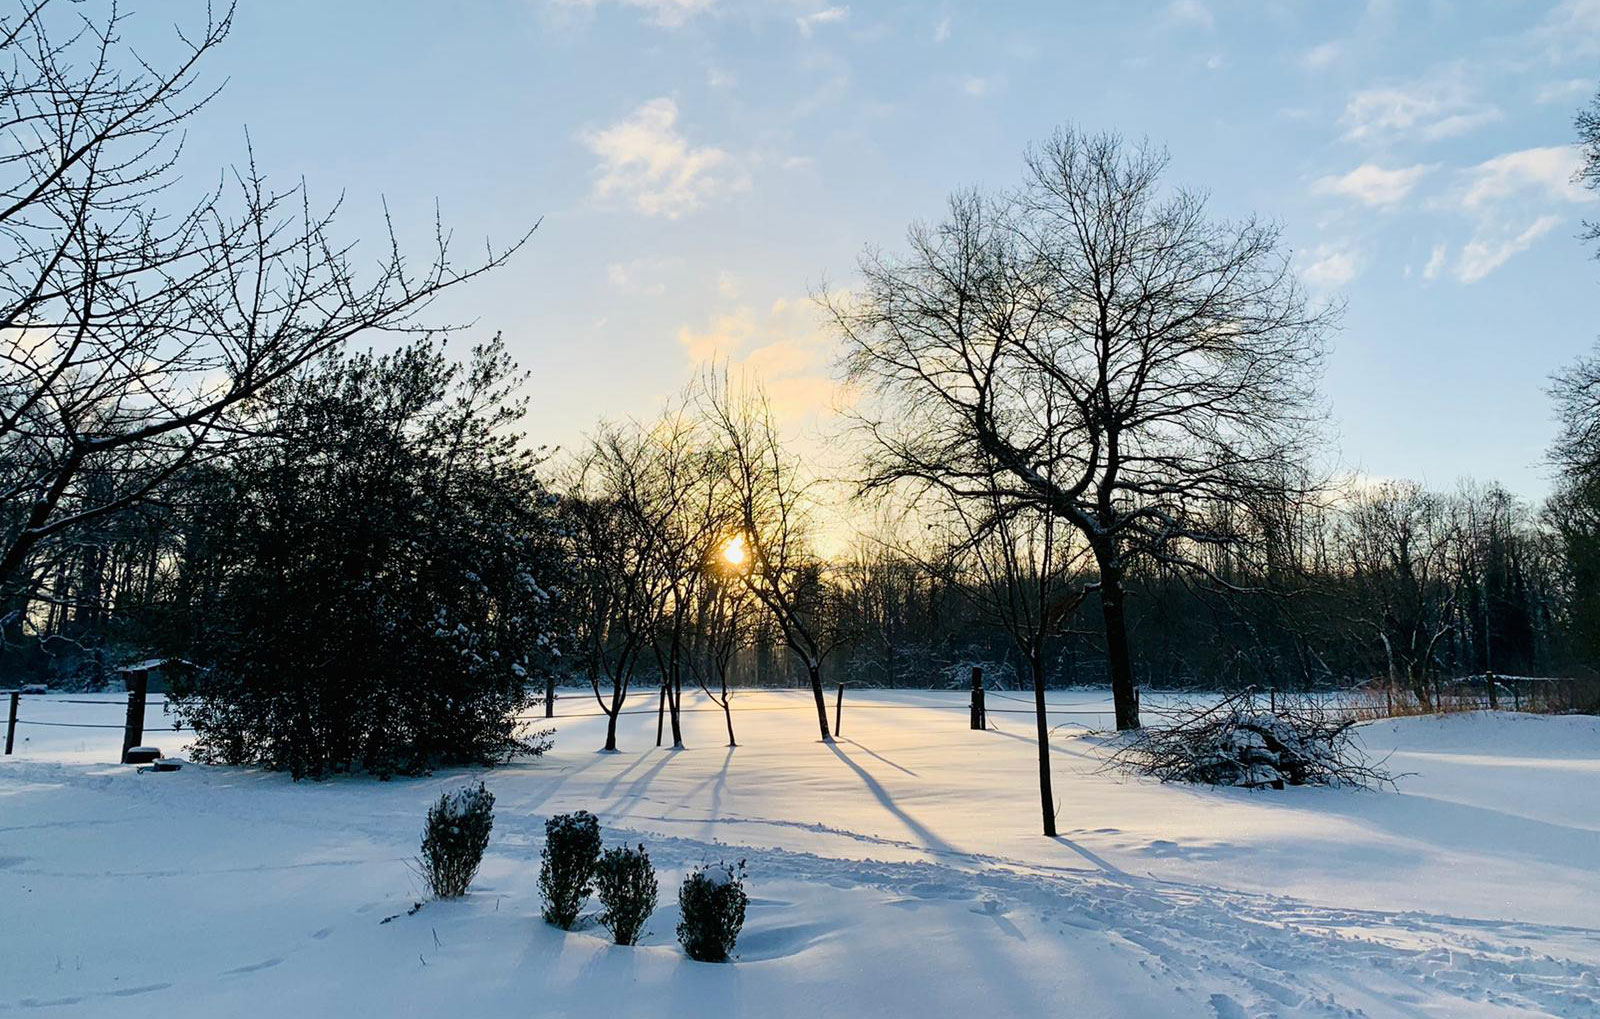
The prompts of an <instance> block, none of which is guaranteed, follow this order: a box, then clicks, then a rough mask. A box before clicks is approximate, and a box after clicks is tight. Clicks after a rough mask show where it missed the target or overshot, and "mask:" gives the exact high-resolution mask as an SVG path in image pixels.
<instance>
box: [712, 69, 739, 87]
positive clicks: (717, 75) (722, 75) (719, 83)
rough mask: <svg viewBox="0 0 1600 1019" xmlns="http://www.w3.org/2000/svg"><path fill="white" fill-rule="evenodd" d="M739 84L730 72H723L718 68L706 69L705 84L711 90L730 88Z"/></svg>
mask: <svg viewBox="0 0 1600 1019" xmlns="http://www.w3.org/2000/svg"><path fill="white" fill-rule="evenodd" d="M738 83H739V79H738V78H736V77H734V74H733V72H732V71H725V70H723V69H722V68H720V67H708V68H706V84H707V85H710V86H711V87H712V88H731V87H732V86H734V85H737V84H738Z"/></svg>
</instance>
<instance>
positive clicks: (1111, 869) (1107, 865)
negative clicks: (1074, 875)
mask: <svg viewBox="0 0 1600 1019" xmlns="http://www.w3.org/2000/svg"><path fill="white" fill-rule="evenodd" d="M1050 841H1052V842H1059V843H1061V844H1062V845H1063V846H1066V847H1067V848H1068V849H1070V850H1072V851H1073V852H1074V853H1077V854H1078V855H1079V856H1081V857H1083V858H1084V859H1085V860H1088V861H1089V862H1090V863H1092V864H1094V865H1095V866H1096V867H1099V868H1100V869H1101V870H1102V871H1103V872H1105V873H1106V874H1109V875H1111V876H1112V877H1115V878H1119V879H1122V880H1127V879H1129V878H1130V877H1132V875H1131V874H1129V873H1128V872H1127V871H1125V870H1123V869H1122V868H1121V867H1118V866H1117V865H1116V864H1114V863H1112V862H1111V861H1110V860H1107V859H1106V858H1105V857H1103V856H1100V855H1098V854H1096V853H1092V852H1090V851H1089V850H1087V849H1085V848H1084V847H1083V846H1081V845H1079V844H1078V843H1076V842H1074V841H1072V840H1071V839H1069V838H1067V837H1066V836H1065V835H1056V836H1053V837H1052V838H1051V840H1050Z"/></svg>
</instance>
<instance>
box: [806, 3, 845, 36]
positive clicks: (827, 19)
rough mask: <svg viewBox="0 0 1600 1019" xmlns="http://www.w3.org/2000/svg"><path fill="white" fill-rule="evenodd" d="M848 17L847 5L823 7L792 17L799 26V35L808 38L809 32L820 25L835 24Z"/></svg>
mask: <svg viewBox="0 0 1600 1019" xmlns="http://www.w3.org/2000/svg"><path fill="white" fill-rule="evenodd" d="M849 17H850V8H848V7H825V8H823V9H822V10H820V11H813V12H812V13H810V14H802V15H800V17H798V18H795V19H794V23H795V24H796V25H798V26H799V27H800V34H801V35H803V36H806V37H807V38H810V36H811V34H812V33H813V32H815V31H816V30H817V29H818V28H819V27H820V26H822V25H832V24H836V23H838V22H841V21H844V20H846V19H847V18H849Z"/></svg>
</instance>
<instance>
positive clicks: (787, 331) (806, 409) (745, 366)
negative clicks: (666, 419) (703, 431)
mask: <svg viewBox="0 0 1600 1019" xmlns="http://www.w3.org/2000/svg"><path fill="white" fill-rule="evenodd" d="M678 343H679V345H680V346H682V347H683V351H684V353H685V355H687V357H688V359H689V361H690V362H691V363H692V364H695V365H702V364H706V363H709V362H716V361H724V362H727V363H728V364H729V365H730V366H731V367H733V368H736V369H740V370H743V371H747V372H749V373H750V374H751V375H753V376H755V377H756V379H758V380H759V381H760V382H761V384H762V387H763V388H764V389H765V390H766V392H767V395H768V396H769V397H770V398H771V400H772V408H773V411H774V412H775V413H776V414H777V416H778V418H779V420H780V421H789V422H793V421H797V420H802V419H812V420H815V419H816V418H818V417H823V416H826V415H828V414H829V413H830V412H831V411H832V410H833V409H834V408H835V407H837V406H839V405H840V404H841V403H842V402H844V396H843V393H844V390H843V389H842V388H841V387H840V386H839V384H838V382H837V381H835V379H834V378H833V373H832V364H833V361H834V358H835V356H836V355H837V352H838V341H837V339H836V338H835V337H834V335H833V334H832V332H831V331H830V330H828V329H827V328H826V327H825V326H824V324H823V321H822V319H821V316H820V315H819V314H818V312H817V310H816V308H815V306H813V305H812V304H811V303H810V302H809V301H800V302H795V301H787V300H781V299H780V300H777V301H774V302H773V303H772V304H771V305H770V306H768V307H767V308H766V309H765V310H761V309H758V308H754V307H749V306H745V307H739V308H736V309H734V310H732V311H728V312H723V313H720V314H717V315H713V316H712V317H711V319H710V320H709V321H708V322H707V323H706V325H705V327H704V328H698V329H697V328H692V327H690V326H687V325H686V326H683V327H681V328H680V329H679V330H678Z"/></svg>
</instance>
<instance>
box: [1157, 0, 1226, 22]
mask: <svg viewBox="0 0 1600 1019" xmlns="http://www.w3.org/2000/svg"><path fill="white" fill-rule="evenodd" d="M1166 16H1167V21H1168V22H1169V23H1172V24H1177V25H1193V26H1196V27H1199V28H1207V29H1210V28H1215V27H1216V24H1217V19H1216V18H1215V17H1213V16H1212V14H1211V8H1210V7H1207V6H1206V5H1205V4H1204V3H1203V2H1202V0H1172V3H1170V4H1168V5H1167V13H1166Z"/></svg>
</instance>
